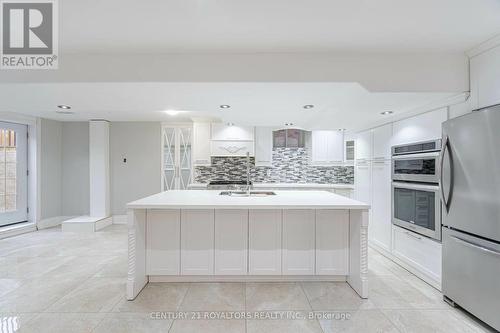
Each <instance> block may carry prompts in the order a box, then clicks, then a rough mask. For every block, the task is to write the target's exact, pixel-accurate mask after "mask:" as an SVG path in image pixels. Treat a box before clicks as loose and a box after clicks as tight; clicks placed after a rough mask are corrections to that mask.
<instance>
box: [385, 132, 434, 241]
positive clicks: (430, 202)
mask: <svg viewBox="0 0 500 333" xmlns="http://www.w3.org/2000/svg"><path fill="white" fill-rule="evenodd" d="M440 149H441V140H434V141H426V142H417V143H412V144H408V145H399V146H394V147H392V223H393V224H394V225H397V226H400V227H402V228H405V229H408V230H411V231H414V232H416V233H419V234H421V235H424V236H427V237H431V238H434V239H436V240H441V200H440V195H439V194H440V193H439V151H440Z"/></svg>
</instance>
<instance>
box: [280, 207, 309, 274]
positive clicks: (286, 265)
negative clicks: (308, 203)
mask: <svg viewBox="0 0 500 333" xmlns="http://www.w3.org/2000/svg"><path fill="white" fill-rule="evenodd" d="M314 219H315V213H314V210H312V209H287V210H284V211H283V270H282V271H283V275H310V274H314V263H315V255H314V252H315V251H314V248H315V246H314V243H315V236H316V234H315V223H314Z"/></svg>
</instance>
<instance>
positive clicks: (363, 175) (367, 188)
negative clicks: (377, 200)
mask: <svg viewBox="0 0 500 333" xmlns="http://www.w3.org/2000/svg"><path fill="white" fill-rule="evenodd" d="M371 188H372V181H371V161H361V162H357V164H356V166H355V167H354V198H355V199H356V200H358V201H361V202H364V203H367V204H369V205H371V202H372V200H371V192H372V190H371Z"/></svg>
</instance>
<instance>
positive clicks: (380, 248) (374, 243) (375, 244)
mask: <svg viewBox="0 0 500 333" xmlns="http://www.w3.org/2000/svg"><path fill="white" fill-rule="evenodd" d="M368 245H369V246H370V247H371V248H372V249H374V250H376V251H377V252H379V253H380V254H381V255H383V256H385V257H390V256H392V254H391V252H390V251H389V250H388V249H386V248H385V247H384V246H381V245H379V244H378V242H377V241H376V240H373V239H369V240H368ZM391 260H392V259H391Z"/></svg>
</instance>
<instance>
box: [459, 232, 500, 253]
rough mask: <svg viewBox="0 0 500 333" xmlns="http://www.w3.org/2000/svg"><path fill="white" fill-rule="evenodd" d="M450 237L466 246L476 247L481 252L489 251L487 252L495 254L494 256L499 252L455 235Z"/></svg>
mask: <svg viewBox="0 0 500 333" xmlns="http://www.w3.org/2000/svg"><path fill="white" fill-rule="evenodd" d="M450 238H451V239H453V240H454V241H457V242H459V243H461V244H463V245H465V246H468V247H472V248H474V249H477V250H480V251H482V252H486V253H489V254H493V255H496V256H500V252H498V251H496V250H493V249H489V248H487V247H484V246H480V245H477V244H474V243H471V242H468V241H466V240H464V239H462V238H459V237H456V236H450Z"/></svg>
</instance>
